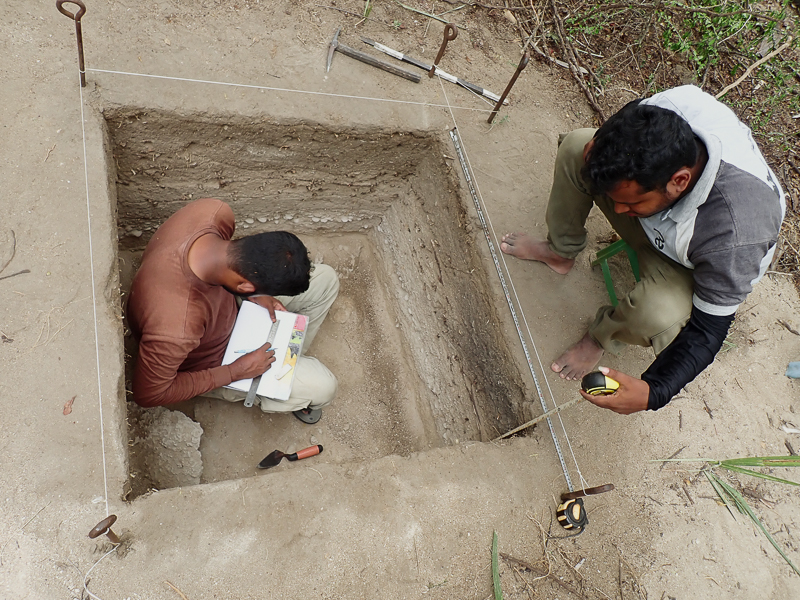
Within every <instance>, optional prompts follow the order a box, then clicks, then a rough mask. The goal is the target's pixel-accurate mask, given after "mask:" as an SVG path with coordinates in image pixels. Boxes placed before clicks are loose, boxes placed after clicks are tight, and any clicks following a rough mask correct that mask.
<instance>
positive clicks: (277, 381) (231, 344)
mask: <svg viewBox="0 0 800 600" xmlns="http://www.w3.org/2000/svg"><path fill="white" fill-rule="evenodd" d="M275 317H276V318H277V326H278V327H277V331H276V333H275V339H273V341H272V347H273V348H274V349H275V362H274V363H272V365H271V366H270V368H269V370H268V371H267V372H266V373H264V374H263V375H262V376H261V382H260V383H259V385H258V390H257V392H256V393H257V394H258V395H259V396H266V397H267V398H272V399H273V400H278V401H286V400H288V399H289V394H291V392H292V383H293V381H294V373H295V368H296V366H297V358H298V357H299V356H300V353H301V351H302V349H303V339H304V338H305V332H306V326H307V324H308V317H306V316H305V315H298V314H296V313H290V312H284V311H282V310H276V311H275ZM272 324H273V323H272V319H271V317H270V316H269V311H268V310H267V309H266V308H264V307H262V306H259V305H258V304H256V303H254V302H248V301H245V302H243V303H242V306H241V308H240V309H239V315H238V316H237V317H236V323H235V324H234V326H233V333H231V339H230V340H228V347H227V348H226V349H225V356H224V357H223V359H222V364H223V365H228V364H230V363H232V362H233V361H235V360H236V359H237V358H240V357H241V356H243V355H244V354H245V352H246V351H252V350H256V349H257V348H260V347H261V346H263V345H264V344H266V343H267V338H268V337H269V332H270V329H271V328H272ZM252 382H253V380H252V379H241V380H239V381H234V382H232V383H231V384H230V385H228V386H226V387H229V388H232V389H234V390H239V391H242V392H247V391H248V390H250V384H251V383H252Z"/></svg>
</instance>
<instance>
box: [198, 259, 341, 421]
mask: <svg viewBox="0 0 800 600" xmlns="http://www.w3.org/2000/svg"><path fill="white" fill-rule="evenodd" d="M338 295H339V277H338V275H336V271H334V270H333V268H332V267H330V266H328V265H321V264H320V265H315V266H314V269H313V271H311V282H310V284H309V287H308V290H306V291H305V292H303V293H302V294H298V295H297V296H276V297H277V298H278V300H280V302H281V303H282V304H283V305H284V306H285V307H286V310H288V311H289V312H295V313H300V314H303V315H306V316H307V317H308V327H307V329H306V335H305V341H304V342H303V354H301V355H300V356H299V357H298V358H297V364H296V366H295V374H294V383H292V394H291V395H290V396H289V399H288V400H286V401H285V402H282V401H279V400H273V399H271V398H266V397H264V396H256V402H260V404H261V410H262V411H264V412H290V411H295V410H300V409H302V408H311V409H317V408H322V407H323V406H327V405H328V404H330V403H331V401H332V400H333V399H334V397H335V396H336V389H337V386H338V383H337V381H336V377H335V376H334V374H333V373H331V372H330V370H328V368H327V367H326V366H325V365H323V364H322V363H321V362H320V361H318V360H317V359H316V358H312V357H310V356H305V355H304V354H305V352H306V351H307V350H308V348H309V347H310V346H311V342H313V341H314V337H315V336H316V335H317V331H319V327H320V325H322V322H323V321H324V320H325V317H326V316H327V314H328V311H329V310H330V308H331V305H333V301H334V300H336V296H338ZM201 395H202V396H204V397H206V398H216V399H219V400H227V401H228V402H243V401H244V399H245V397H246V396H247V393H246V392H240V391H239V390H232V389H230V388H224V387H222V388H216V389H214V390H211V391H210V392H206V393H205V394H201Z"/></svg>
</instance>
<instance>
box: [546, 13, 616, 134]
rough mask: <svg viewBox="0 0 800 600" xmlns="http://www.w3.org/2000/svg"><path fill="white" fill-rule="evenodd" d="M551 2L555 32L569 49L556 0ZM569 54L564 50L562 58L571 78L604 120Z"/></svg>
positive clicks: (601, 111) (602, 120) (600, 110)
mask: <svg viewBox="0 0 800 600" xmlns="http://www.w3.org/2000/svg"><path fill="white" fill-rule="evenodd" d="M551 3H552V6H553V19H554V20H555V23H556V33H558V37H559V39H560V40H561V44H562V45H563V46H564V47H566V48H567V49H569V47H570V46H569V44H568V42H567V36H566V35H564V26H563V25H564V24H563V22H562V20H561V16H560V15H559V14H558V7H557V5H556V0H551ZM569 54H570V52H566V53H565V55H564V58H566V59H567V62H568V63H569V67H570V68H569V70H570V73H572V78H573V79H574V80H575V82H576V83H577V84H578V86H579V87H580V88H581V90H583V93H584V95H585V96H586V99H587V100H589V104H591V105H592V108H593V109H594V110H595V112H596V113H597V114H598V116H599V117H600V121H601V122H604V121H605V120H606V115H605V113H604V112H603V109H602V108H600V105H599V104H598V103H597V99H596V98H595V96H594V94H593V93H592V91H591V90H590V89H589V88H588V87H587V86H586V84H585V83H584V82H583V78H582V77H581V75H580V71H579V70H578V66H577V65H576V64H574V62H573V60H570V56H569ZM572 54H573V56H574V50H573V52H572Z"/></svg>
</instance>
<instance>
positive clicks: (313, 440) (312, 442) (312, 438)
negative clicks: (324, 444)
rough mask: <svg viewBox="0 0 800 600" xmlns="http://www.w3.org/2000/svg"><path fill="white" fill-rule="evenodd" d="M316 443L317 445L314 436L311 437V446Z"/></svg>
mask: <svg viewBox="0 0 800 600" xmlns="http://www.w3.org/2000/svg"><path fill="white" fill-rule="evenodd" d="M318 443H319V442H317V436H315V435H312V436H311V445H312V446H313V445H314V444H318Z"/></svg>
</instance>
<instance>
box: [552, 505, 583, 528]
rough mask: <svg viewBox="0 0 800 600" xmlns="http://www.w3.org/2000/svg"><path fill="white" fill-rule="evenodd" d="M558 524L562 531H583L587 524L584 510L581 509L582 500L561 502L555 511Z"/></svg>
mask: <svg viewBox="0 0 800 600" xmlns="http://www.w3.org/2000/svg"><path fill="white" fill-rule="evenodd" d="M556 517H557V518H558V524H559V525H561V526H562V527H563V528H564V529H580V530H581V531H583V529H584V528H585V527H586V526H587V525H588V524H589V518H588V517H587V515H586V509H585V508H584V507H583V498H572V499H570V500H567V501H566V502H562V503H561V504H559V505H558V508H557V509H556Z"/></svg>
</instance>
